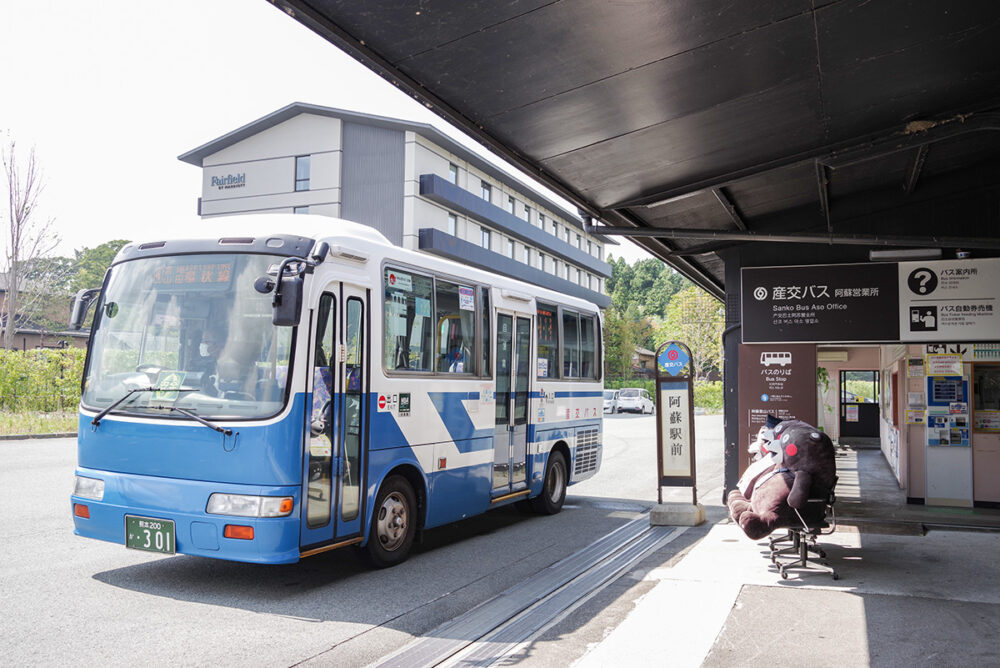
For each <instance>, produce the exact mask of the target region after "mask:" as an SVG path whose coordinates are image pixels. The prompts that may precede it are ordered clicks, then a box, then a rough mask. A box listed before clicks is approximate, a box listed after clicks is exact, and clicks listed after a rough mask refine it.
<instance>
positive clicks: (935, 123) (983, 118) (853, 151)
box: [607, 112, 1000, 209]
mask: <svg viewBox="0 0 1000 668" xmlns="http://www.w3.org/2000/svg"><path fill="white" fill-rule="evenodd" d="M997 130H1000V113H998V112H985V113H970V114H959V115H956V116H951V117H949V118H946V119H942V120H930V121H911V122H910V123H907V124H906V125H905V126H903V127H902V128H899V127H895V128H893V129H890V130H887V131H884V132H879V133H875V134H872V135H868V136H867V137H865V138H857V137H855V138H853V139H848V140H845V141H842V142H836V143H833V144H827V145H825V146H819V147H816V148H812V149H809V150H807V151H802V152H800V153H794V154H791V155H787V156H781V157H778V158H775V159H773V160H767V161H764V162H760V163H757V164H755V165H750V166H748V167H744V168H742V169H737V170H734V171H731V172H726V173H724V174H718V175H716V176H711V177H708V178H705V179H700V180H698V181H692V182H690V183H686V184H683V185H679V186H675V187H673V188H666V189H663V190H660V191H657V192H654V193H652V194H649V195H644V196H642V197H637V198H634V199H630V200H625V201H622V202H618V203H617V204H612V205H610V206H608V207H607V208H608V209H630V208H635V207H654V206H661V205H663V204H668V203H670V202H671V201H674V200H678V199H682V198H684V197H688V196H690V195H692V194H694V193H696V192H698V191H701V190H709V189H711V188H721V187H725V186H730V185H733V184H735V183H737V182H739V181H742V180H744V179H746V178H749V177H751V176H756V175H758V174H762V173H764V172H771V171H774V170H776V169H781V168H783V167H791V166H792V165H798V164H802V163H806V162H809V161H813V160H818V161H820V162H822V163H823V164H824V165H825V166H827V167H829V168H830V169H841V168H843V167H848V166H850V165H853V164H856V163H859V162H865V161H868V160H873V159H875V158H881V157H883V156H886V155H892V154H893V153H897V152H899V151H905V150H909V149H911V148H916V147H918V146H920V145H922V144H933V143H935V142H939V141H943V140H946V139H953V138H955V137H960V136H962V135H966V134H970V133H974V132H994V131H997Z"/></svg>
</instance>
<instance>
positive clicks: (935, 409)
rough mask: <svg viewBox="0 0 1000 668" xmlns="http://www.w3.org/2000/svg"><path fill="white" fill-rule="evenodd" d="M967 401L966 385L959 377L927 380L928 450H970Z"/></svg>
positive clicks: (926, 426)
mask: <svg viewBox="0 0 1000 668" xmlns="http://www.w3.org/2000/svg"><path fill="white" fill-rule="evenodd" d="M929 357H930V356H929ZM968 397H969V381H967V380H966V379H965V378H964V377H962V376H961V375H954V376H928V377H927V413H926V422H925V428H924V434H925V437H926V442H927V445H928V446H931V447H944V446H949V447H969V445H970V441H969V426H970V424H969V404H968Z"/></svg>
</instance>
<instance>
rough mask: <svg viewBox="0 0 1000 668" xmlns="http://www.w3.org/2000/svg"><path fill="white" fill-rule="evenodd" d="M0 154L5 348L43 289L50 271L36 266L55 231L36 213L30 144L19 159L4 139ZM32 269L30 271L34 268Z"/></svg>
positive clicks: (38, 182)
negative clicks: (4, 206)
mask: <svg viewBox="0 0 1000 668" xmlns="http://www.w3.org/2000/svg"><path fill="white" fill-rule="evenodd" d="M0 153H2V160H3V168H4V175H5V176H6V185H7V204H8V207H7V213H6V215H5V216H4V217H5V220H4V221H3V222H4V230H3V232H4V238H3V253H2V256H0V257H2V259H3V266H2V267H0V268H2V269H3V280H2V281H0V288H2V289H3V290H5V294H4V297H5V298H4V300H3V304H2V307H0V328H2V335H0V345H2V347H4V348H8V349H9V348H12V347H13V346H14V335H15V333H16V332H17V328H18V327H19V326H21V325H22V324H23V323H26V322H28V321H30V320H31V317H32V315H34V313H35V312H36V310H37V309H38V308H39V306H40V304H41V302H42V297H43V296H44V295H46V294H48V293H49V290H48V289H47V287H46V285H45V283H46V281H47V280H48V279H49V278H50V275H49V274H48V273H46V272H40V273H39V272H38V271H37V270H38V269H39V267H40V266H41V265H40V261H41V259H42V258H44V257H45V256H47V255H48V254H49V253H51V252H52V251H53V250H54V249H55V247H56V245H57V244H58V243H59V236H58V235H57V234H56V232H55V230H54V221H53V220H52V219H51V218H43V217H41V215H40V214H39V212H38V210H37V206H38V198H39V196H40V195H41V193H42V190H43V188H44V183H43V180H42V174H41V170H40V168H39V166H38V162H37V160H36V158H35V149H34V148H32V149H31V150H30V151H28V156H27V159H26V160H24V159H22V158H21V157H20V156H19V155H18V152H17V145H16V143H15V141H14V140H13V139H8V141H7V142H6V144H5V145H4V146H3V148H2V151H0ZM33 269H35V270H36V271H35V272H34V273H33V272H32V270H33ZM29 276H30V280H29Z"/></svg>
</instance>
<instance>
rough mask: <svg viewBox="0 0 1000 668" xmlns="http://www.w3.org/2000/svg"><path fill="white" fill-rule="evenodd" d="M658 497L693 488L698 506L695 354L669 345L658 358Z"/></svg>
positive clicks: (678, 345)
mask: <svg viewBox="0 0 1000 668" xmlns="http://www.w3.org/2000/svg"><path fill="white" fill-rule="evenodd" d="M656 445H657V453H656V455H657V456H656V460H657V464H658V467H659V471H658V472H657V479H658V482H659V485H658V490H657V496H658V498H659V502H660V503H661V504H662V503H663V488H664V487H690V488H691V495H692V499H693V503H694V505H697V503H698V492H697V489H696V488H695V466H694V374H693V373H692V369H691V350H690V348H688V347H687V346H686V345H684V344H683V343H681V342H680V341H669V342H667V343H664V344H662V345H661V346H660V347H659V348H658V349H657V354H656Z"/></svg>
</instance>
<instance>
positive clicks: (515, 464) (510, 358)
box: [493, 313, 531, 496]
mask: <svg viewBox="0 0 1000 668" xmlns="http://www.w3.org/2000/svg"><path fill="white" fill-rule="evenodd" d="M496 369H497V377H496V419H495V423H494V432H493V434H494V435H493V494H494V496H499V495H502V494H505V493H508V492H512V491H516V490H518V489H522V488H524V487H525V486H526V484H527V471H526V461H527V437H528V396H529V393H530V391H531V387H530V378H531V319H530V318H524V317H515V316H513V315H508V314H506V313H498V314H497V344H496Z"/></svg>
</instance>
